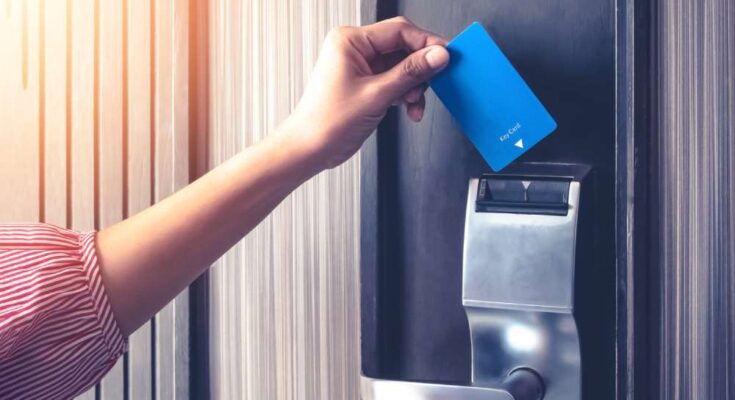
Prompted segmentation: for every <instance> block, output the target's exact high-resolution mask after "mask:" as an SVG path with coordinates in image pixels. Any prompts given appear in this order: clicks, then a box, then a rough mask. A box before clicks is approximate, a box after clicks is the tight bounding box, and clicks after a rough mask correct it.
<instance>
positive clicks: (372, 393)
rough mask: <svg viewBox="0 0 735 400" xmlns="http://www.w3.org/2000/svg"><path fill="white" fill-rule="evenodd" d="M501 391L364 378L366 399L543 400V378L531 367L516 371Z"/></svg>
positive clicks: (364, 396) (510, 375) (363, 395)
mask: <svg viewBox="0 0 735 400" xmlns="http://www.w3.org/2000/svg"><path fill="white" fill-rule="evenodd" d="M501 386H502V388H501V389H495V388H486V387H479V386H460V385H445V384H439V383H426V382H410V381H391V380H384V379H373V378H368V377H363V378H362V388H361V392H362V400H405V399H420V400H449V399H452V400H543V398H544V384H543V381H542V380H541V377H540V376H539V375H538V374H537V373H536V372H535V371H533V370H531V369H529V368H518V369H515V370H513V372H511V373H510V374H509V375H508V377H507V378H506V379H505V381H503V383H502V385H501Z"/></svg>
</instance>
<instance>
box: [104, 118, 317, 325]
mask: <svg viewBox="0 0 735 400" xmlns="http://www.w3.org/2000/svg"><path fill="white" fill-rule="evenodd" d="M296 129H299V127H298V126H296V124H294V123H290V122H286V123H284V124H283V125H282V126H281V127H279V129H278V130H277V131H276V132H275V133H274V134H273V135H271V136H269V137H268V138H266V139H265V140H263V141H262V142H260V143H258V144H256V145H254V146H251V147H249V148H248V149H246V150H244V151H243V152H241V153H240V154H238V155H236V156H235V157H233V158H232V159H230V160H228V161H227V162H225V163H224V164H222V165H220V166H218V167H217V168H215V169H213V170H212V171H210V172H209V173H207V174H206V175H204V176H203V177H201V178H200V179H198V180H197V181H195V182H193V183H192V184H190V185H189V186H187V187H185V188H184V189H182V190H180V191H179V192H177V193H175V194H174V195H172V196H170V197H169V198H167V199H165V200H163V201H161V202H160V203H158V204H156V205H155V206H153V207H150V208H149V209H147V210H145V211H143V212H141V213H140V214H137V215H135V216H133V217H131V218H129V219H127V220H125V221H123V222H120V223H118V224H115V225H113V226H111V227H109V228H107V229H104V230H102V231H101V232H99V234H98V239H97V251H98V255H99V258H100V264H101V269H102V277H103V281H104V284H105V287H106V289H107V292H108V297H109V298H110V303H111V306H112V309H113V311H114V313H115V316H116V318H117V320H118V323H119V325H120V327H121V329H122V331H123V333H124V334H125V335H128V334H130V333H132V332H133V331H134V330H135V329H137V328H138V327H139V326H140V325H142V324H143V323H144V322H145V321H146V320H148V319H149V318H151V317H152V316H153V315H154V314H155V313H156V312H157V311H158V310H160V309H161V308H162V307H163V306H164V305H165V304H166V303H168V302H169V301H170V300H171V299H173V298H174V297H175V296H176V295H177V294H178V293H179V292H180V291H181V290H183V289H184V288H185V287H187V286H188V285H189V284H190V283H191V282H192V281H193V280H194V279H196V278H197V277H198V276H199V275H200V274H201V273H202V272H204V271H205V270H206V268H207V267H208V266H209V265H210V264H212V263H213V262H214V261H215V260H216V259H217V258H219V257H220V256H221V255H222V254H223V253H224V252H225V251H227V250H228V249H229V248H230V247H232V246H233V245H234V244H235V243H236V242H237V241H238V240H240V239H241V238H242V237H243V236H245V235H246V234H247V233H248V232H250V231H251V230H252V229H253V228H254V227H255V226H256V225H257V224H258V223H259V222H260V221H261V220H263V218H265V216H267V215H268V214H269V213H270V212H271V211H272V210H273V208H275V207H276V205H278V203H280V202H281V201H282V200H283V199H284V198H285V197H286V196H287V195H288V194H289V193H290V192H291V191H293V190H294V189H295V188H297V187H298V186H299V185H300V184H301V183H303V182H304V181H305V180H307V179H309V178H310V177H311V176H313V175H314V174H316V173H318V172H319V171H320V170H321V165H320V164H321V163H320V161H319V160H318V158H317V157H316V155H315V152H314V151H312V149H310V148H308V146H307V144H306V141H302V140H296V139H295V138H297V137H299V136H300V132H297V131H296Z"/></svg>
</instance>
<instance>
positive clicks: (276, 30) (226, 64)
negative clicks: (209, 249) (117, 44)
mask: <svg viewBox="0 0 735 400" xmlns="http://www.w3.org/2000/svg"><path fill="white" fill-rule="evenodd" d="M358 13H359V1H357V0H269V1H242V2H240V1H236V2H233V1H227V0H213V1H211V3H210V8H209V15H210V19H209V21H210V26H209V29H210V30H209V43H210V46H209V51H210V65H209V85H210V89H209V99H210V102H209V132H210V133H209V143H208V147H209V154H208V158H209V160H210V166H211V167H213V166H215V165H217V164H219V163H221V162H222V161H224V160H226V159H227V158H228V157H231V156H232V155H234V154H235V153H237V152H239V151H241V150H242V149H243V148H245V147H247V146H248V145H250V144H253V143H255V142H257V141H258V140H259V139H261V138H263V137H264V136H265V135H267V134H268V133H270V132H272V131H273V129H274V127H275V126H276V125H277V124H278V122H279V121H281V120H283V119H284V118H285V117H286V116H287V115H288V114H289V112H290V111H291V110H292V109H293V107H294V106H295V105H296V102H297V101H298V99H299V96H300V94H301V92H302V89H303V87H304V85H305V83H306V82H307V80H308V78H309V73H310V70H311V67H312V65H313V64H314V62H315V60H316V57H317V54H318V51H319V46H320V44H321V41H322V39H323V38H324V36H325V35H326V33H327V31H328V30H329V29H330V28H331V27H334V26H337V25H346V24H353V25H354V24H356V23H357V22H358ZM358 215H359V161H358V157H354V158H353V159H351V160H350V161H348V162H347V163H346V164H344V165H343V166H341V167H339V168H336V169H334V170H330V171H327V172H324V173H322V174H320V175H319V176H317V177H315V178H314V179H312V180H310V181H309V182H307V183H306V184H304V185H303V186H302V187H301V188H299V189H298V190H297V191H295V192H294V193H293V194H291V195H290V196H289V197H288V198H287V199H286V200H285V201H284V202H283V203H282V204H281V205H280V206H279V207H278V208H277V209H276V210H275V211H274V212H273V213H272V214H271V215H270V216H269V217H268V218H267V219H266V220H265V221H263V222H262V223H261V224H260V225H259V226H258V227H257V228H256V229H255V230H254V231H253V232H252V233H250V234H249V235H248V236H247V237H246V238H245V239H244V240H243V241H241V242H240V243H239V244H237V245H236V246H235V247H234V248H233V249H232V250H231V251H229V252H228V253H227V254H226V255H225V256H224V257H222V259H220V260H219V261H218V262H217V264H216V265H215V266H213V268H212V270H211V271H210V275H209V284H210V286H209V293H210V294H209V296H210V297H209V310H210V316H209V337H210V343H209V354H210V357H209V364H210V371H209V381H210V388H211V394H212V398H214V399H253V400H256V399H258V400H259V399H309V400H311V399H354V398H358V378H359V333H358V332H359V326H358V324H359V314H360V313H359V305H358V298H359V282H358V272H359V269H358V265H359V264H358V259H359V246H358V243H359V222H358Z"/></svg>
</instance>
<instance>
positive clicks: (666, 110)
mask: <svg viewBox="0 0 735 400" xmlns="http://www.w3.org/2000/svg"><path fill="white" fill-rule="evenodd" d="M655 4H656V8H657V9H656V15H657V19H658V20H657V21H656V22H657V23H656V27H657V28H656V29H657V31H656V34H657V37H656V41H655V43H657V47H656V49H657V50H656V51H657V53H656V54H655V56H656V57H655V58H656V65H657V71H655V72H656V75H655V76H656V79H657V84H658V108H657V112H658V121H657V125H658V140H657V143H656V152H657V153H658V160H657V162H656V164H654V167H655V168H654V171H652V173H653V174H654V175H653V182H655V183H654V185H657V186H655V187H654V190H655V191H656V196H655V197H657V199H658V200H657V204H655V206H656V207H655V211H654V215H655V217H656V220H655V221H653V224H654V225H657V226H660V232H659V235H658V240H657V245H658V248H659V260H658V262H659V264H660V265H659V268H658V269H659V270H660V271H661V276H660V277H659V278H660V282H658V283H657V284H658V285H660V292H661V293H660V295H661V296H660V298H659V300H658V305H657V307H658V308H659V309H660V313H661V315H660V317H661V323H660V325H659V326H657V329H658V332H656V336H657V337H658V341H659V342H660V343H661V344H662V345H661V346H660V348H658V349H656V351H657V354H656V357H658V358H659V359H658V363H657V365H659V366H660V371H659V376H658V381H657V382H656V381H654V382H651V384H652V386H653V387H654V388H655V389H654V390H656V391H657V392H658V393H657V394H653V395H654V396H656V395H657V398H661V399H672V400H680V399H701V400H705V399H706V400H720V399H721V400H726V399H733V398H735V3H733V2H732V0H712V1H705V2H702V1H696V0H680V1H658V2H655ZM652 398H653V397H652Z"/></svg>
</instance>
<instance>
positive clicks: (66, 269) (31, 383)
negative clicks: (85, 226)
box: [0, 224, 127, 399]
mask: <svg viewBox="0 0 735 400" xmlns="http://www.w3.org/2000/svg"><path fill="white" fill-rule="evenodd" d="M126 348H127V342H126V339H125V338H124V337H123V336H122V334H121V332H120V330H119V328H118V326H117V322H116V321H115V318H114V316H113V314H112V311H111V309H110V305H109V302H108V300H107V295H106V294H105V289H104V286H103V285H102V279H101V277H100V272H99V266H98V263H97V256H96V254H95V233H93V232H92V233H78V232H74V231H69V230H66V229H61V228H58V227H55V226H52V225H46V224H28V225H0V399H70V398H73V397H74V396H76V395H78V394H81V393H83V392H84V391H85V390H86V389H87V388H89V387H90V386H92V385H94V384H95V383H96V382H99V381H100V380H101V379H102V377H103V376H104V375H105V374H106V373H107V371H109V370H110V368H112V366H113V365H114V364H115V361H116V360H117V359H118V358H119V357H120V356H121V355H122V354H123V353H124V352H125V350H126Z"/></svg>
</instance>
